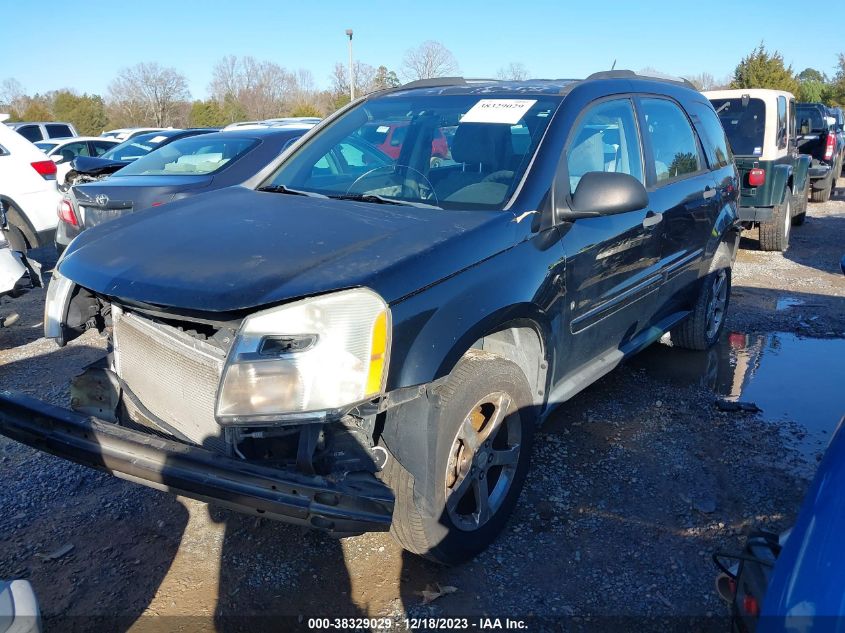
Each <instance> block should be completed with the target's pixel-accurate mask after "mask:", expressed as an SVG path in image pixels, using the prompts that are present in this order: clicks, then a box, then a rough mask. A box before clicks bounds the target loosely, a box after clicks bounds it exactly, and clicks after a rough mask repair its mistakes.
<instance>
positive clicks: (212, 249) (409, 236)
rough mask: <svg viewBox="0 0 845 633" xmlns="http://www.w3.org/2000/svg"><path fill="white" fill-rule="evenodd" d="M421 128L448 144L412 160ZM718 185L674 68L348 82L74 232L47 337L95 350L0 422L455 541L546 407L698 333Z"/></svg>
mask: <svg viewBox="0 0 845 633" xmlns="http://www.w3.org/2000/svg"><path fill="white" fill-rule="evenodd" d="M373 121H376V122H381V123H382V124H384V125H387V124H388V123H389V122H397V121H399V122H402V123H404V124H405V125H406V126H407V128H408V129H407V134H406V136H405V139H404V141H403V143H402V147H401V151H400V152H399V154H398V156H397V157H396V158H395V159H394V158H392V157H387V162H386V163H385V162H382V161H379V162H378V163H376V164H372V163H370V164H367V163H366V162H365V157H364V156H362V155H361V153H360V152H354V151H352V150H353V149H354V147H351V146H350V139H352V140H356V139H359V138H360V131H361V129H362V128H364V127H365V126H367V125H368V124H370V123H372V122H373ZM646 121H647V122H648V125H644V123H645V122H646ZM444 127H455V128H456V131H455V135H454V138H453V141H452V149H451V155H452V161H454V164H441V165H433V164H432V161H431V158H432V151H433V149H434V148H433V144H432V139H433V138H438V137H439V134H438V130H440V132H441V133H442V128H444ZM526 136H528V138H526ZM335 152H339V153H341V154H342V155H343V156H345V157H346V160H345V161H338V162H334V161H331V160H329V158H331V157H332V156H333V155H334V153H335ZM738 188H739V187H738V182H737V172H736V167H735V166H734V164H733V162H732V161H731V159H730V151H729V149H728V145H727V140H726V138H725V132H724V130H723V129H722V126H721V124H720V123H719V119H718V117H717V116H716V114H715V112H714V110H713V107H712V106H711V105H710V103H709V102H708V101H707V99H705V98H704V97H703V96H702V95H701V94H700V93H699V92H697V91H696V90H695V89H694V88H693V87H692V86H691V84H688V83H685V82H684V81H682V80H676V81H670V80H654V79H647V78H644V77H642V76H640V75H636V74H635V73H632V72H630V71H618V70H617V71H611V72H604V73H598V74H596V75H593V76H591V77H588V78H587V79H585V80H582V81H573V80H560V81H539V80H537V81H533V80H532V81H525V82H496V81H480V82H474V81H466V80H463V79H460V78H454V77H452V78H440V79H433V80H424V81H421V82H416V83H412V84H409V85H405V86H402V87H401V88H396V89H391V90H387V91H382V92H379V93H375V94H371V95H368V96H366V97H363V98H362V99H359V100H358V101H356V102H354V103H352V104H350V105H349V106H347V107H346V108H344V109H343V110H341V111H339V112H337V113H335V114H334V115H332V116H331V117H329V118H327V119H325V120H324V121H322V122H321V123H319V124H318V126H317V127H315V128H314V130H313V132H312V133H309V134H308V135H307V136H305V137H303V139H302V141H301V142H300V143H298V144H296V145H294V146H293V147H292V148H290V149H289V150H286V151H285V153H283V154H282V155H281V156H279V157H278V159H276V160H275V161H273V162H272V163H271V164H269V165H267V166H266V167H265V168H263V169H261V170H260V171H259V172H258V173H256V175H255V176H254V177H253V178H252V179H250V180H249V181H247V182H246V183H245V184H244V185H243V186H238V187H228V188H226V189H221V190H217V191H210V192H206V193H202V194H199V195H196V196H192V197H190V198H187V199H185V200H179V201H176V202H172V203H169V204H166V205H163V206H161V207H156V208H152V209H147V210H145V211H144V212H142V213H136V214H131V215H126V216H123V217H120V218H118V219H116V220H113V221H111V222H107V223H104V224H101V225H99V226H95V227H93V228H91V229H90V230H87V231H84V232H82V233H81V234H80V235H79V236H78V237H76V238H75V239H74V240H73V241H72V242H71V244H70V245H69V246H68V248H67V250H66V251H65V253H64V255H63V257H62V259H61V261H60V262H59V263H58V264H57V266H56V270H55V272H54V273H53V277H52V279H51V282H50V286H49V289H48V293H47V295H48V296H47V302H46V307H45V326H44V327H45V336H46V337H48V338H53V339H55V340H56V341H57V342H58V343H59V344H60V345H61V344H64V343H66V342H67V341H70V340H71V339H73V338H75V337H77V336H79V335H80V334H82V333H83V332H84V331H85V330H87V329H91V330H95V331H97V332H99V333H100V334H101V335H102V336H104V337H107V339H108V341H109V343H110V347H111V349H110V353H109V354H108V355H107V356H105V357H104V358H102V359H101V360H100V361H98V362H97V363H95V364H94V365H92V366H90V367H89V368H88V369H87V371H86V372H85V373H84V374H82V375H81V376H79V377H78V378H77V379H75V380H74V381H73V383H72V384H71V394H70V395H71V402H70V404H71V409H72V410H68V409H63V408H58V407H55V406H52V405H50V404H47V403H44V402H40V401H38V400H34V399H32V398H28V397H26V396H24V395H21V394H13V393H9V392H0V433H3V434H5V435H7V436H9V437H12V438H15V439H17V440H19V441H22V442H25V443H27V444H30V445H32V446H34V447H36V448H38V449H40V450H45V451H48V452H51V453H54V454H57V455H60V456H62V457H65V458H68V459H71V460H74V461H78V462H81V463H83V464H86V465H88V466H91V467H94V468H99V469H101V470H106V471H108V472H112V473H114V474H115V475H117V476H120V477H125V478H127V479H129V480H132V481H135V482H139V483H144V484H146V485H149V486H152V487H155V488H160V489H166V490H170V491H173V492H179V493H181V494H185V495H188V496H192V497H195V498H198V499H203V500H206V501H212V502H214V503H217V504H220V505H224V506H228V507H230V508H234V509H236V510H239V511H241V512H246V513H250V514H252V515H254V516H255V515H260V516H263V517H265V518H275V519H278V520H281V521H286V522H289V523H294V524H299V525H304V526H309V527H311V528H316V529H321V530H325V531H327V532H329V533H332V534H335V535H338V536H343V535H350V534H357V533H361V532H366V531H375V530H388V529H390V530H391V531H392V533H393V535H394V536H395V538H396V539H397V540H398V541H399V543H401V544H402V546H404V547H405V548H406V549H407V550H408V551H410V552H414V553H417V554H420V555H423V556H426V557H428V558H431V559H434V560H437V561H439V562H442V563H457V562H460V561H463V560H466V559H468V558H471V557H472V556H474V555H475V554H477V553H478V552H480V551H481V550H482V549H484V547H486V546H487V545H488V544H489V543H490V542H491V541H492V540H493V539H494V538H495V537H496V535H497V534H498V533H499V532H500V531H501V530H502V529H503V528H504V527H505V524H506V521H507V518H508V515H509V514H510V512H511V511H512V510H513V508H514V507H515V505H516V503H517V499H518V497H519V493H520V489H521V488H522V485H523V483H524V481H525V477H526V474H527V472H528V468H529V461H530V457H531V452H532V451H531V446H532V437H533V435H534V430H535V428H536V426H537V425H538V424H540V423H541V422H542V421H543V420H544V419H546V418H547V417H548V415H549V414H550V412H551V411H553V410H554V409H555V407H557V406H558V405H560V404H561V403H563V402H565V401H567V400H568V399H570V398H572V397H573V396H574V395H575V394H577V393H578V392H580V391H581V390H582V389H584V388H586V387H587V386H588V385H590V384H591V383H593V382H594V381H596V380H598V379H599V378H600V377H601V376H603V375H605V374H606V373H608V372H609V371H611V370H612V369H613V368H614V367H616V366H617V365H618V364H619V363H620V362H621V361H622V360H623V359H624V358H626V357H627V356H630V355H631V354H634V353H636V352H637V351H639V350H641V349H643V348H644V347H646V346H648V345H650V344H651V343H653V342H655V341H657V340H658V339H660V338H661V337H662V336H663V335H664V334H666V333H669V336H670V337H671V339H672V343H673V346H676V347H683V348H692V349H707V348H709V347H710V346H712V345H713V344H714V343H715V342H716V341H717V340H718V339H719V337H720V334H721V333H722V331H723V329H724V326H725V321H726V315H727V310H728V306H729V302H730V286H731V270H732V266H733V262H734V258H735V255H736V249H737V245H738V242H739V231H738V223H737V218H736V201H737V196H738ZM186 227H190V230H191V233H190V235H188V234H186V232H185V231H186ZM93 333H94V332H91V334H93Z"/></svg>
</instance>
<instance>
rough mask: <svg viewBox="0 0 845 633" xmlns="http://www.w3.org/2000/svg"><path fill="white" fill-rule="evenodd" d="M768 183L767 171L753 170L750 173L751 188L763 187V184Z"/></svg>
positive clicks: (749, 182)
mask: <svg viewBox="0 0 845 633" xmlns="http://www.w3.org/2000/svg"><path fill="white" fill-rule="evenodd" d="M765 182H766V170H765V169H757V168H755V169H752V170H751V171H749V172H748V184H749V186H751V187H762V186H763V183H765Z"/></svg>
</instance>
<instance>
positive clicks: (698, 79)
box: [684, 73, 716, 91]
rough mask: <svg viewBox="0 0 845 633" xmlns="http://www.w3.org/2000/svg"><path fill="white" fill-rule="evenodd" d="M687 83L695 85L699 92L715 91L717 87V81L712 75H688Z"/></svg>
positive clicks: (686, 77)
mask: <svg viewBox="0 0 845 633" xmlns="http://www.w3.org/2000/svg"><path fill="white" fill-rule="evenodd" d="M684 79H686V80H687V81H689V82H690V83H691V84H693V85H694V86H695V87H696V88H697V89H698V90H702V91H703V90H713V88H714V87H715V86H716V79H715V78H714V77H713V75H711V74H710V73H699V74H697V75H686V76H685V77H684Z"/></svg>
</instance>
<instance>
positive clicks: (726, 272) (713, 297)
mask: <svg viewBox="0 0 845 633" xmlns="http://www.w3.org/2000/svg"><path fill="white" fill-rule="evenodd" d="M730 301H731V269H730V268H721V269H719V270H717V271H714V272H712V273H710V274H709V275H707V277H705V278H704V279H703V280H702V284H701V290H700V291H699V293H698V299H696V301H695V306H694V307H693V310H692V314H691V315H690V316H689V318H688V319H687V320H686V321H684V322H683V323H681V324H680V325H677V326H675V327H674V328H672V329H671V330H670V332H669V336H670V337H671V339H672V345H675V346H677V347H682V348H684V349H694V350H705V349H707V348H709V347H711V346H712V345H713V344H714V343H715V342H716V341H718V340H719V336H721V334H722V330H723V329H724V328H725V317H726V316H727V313H728V304H730Z"/></svg>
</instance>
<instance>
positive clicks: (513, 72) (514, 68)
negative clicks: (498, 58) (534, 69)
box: [496, 62, 530, 81]
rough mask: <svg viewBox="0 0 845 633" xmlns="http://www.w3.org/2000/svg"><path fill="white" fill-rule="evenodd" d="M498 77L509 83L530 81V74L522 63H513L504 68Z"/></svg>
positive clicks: (498, 73)
mask: <svg viewBox="0 0 845 633" xmlns="http://www.w3.org/2000/svg"><path fill="white" fill-rule="evenodd" d="M496 76H497V77H498V78H499V79H504V80H508V81H524V80H526V79H528V77H529V76H530V73H529V72H528V68H526V66H525V64H523V63H522V62H511V63H510V64H508V65H507V66H502V67H501V68H500V69H499V72H497V73H496Z"/></svg>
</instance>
